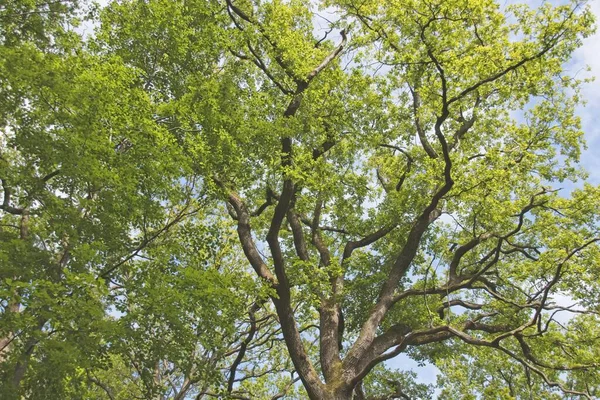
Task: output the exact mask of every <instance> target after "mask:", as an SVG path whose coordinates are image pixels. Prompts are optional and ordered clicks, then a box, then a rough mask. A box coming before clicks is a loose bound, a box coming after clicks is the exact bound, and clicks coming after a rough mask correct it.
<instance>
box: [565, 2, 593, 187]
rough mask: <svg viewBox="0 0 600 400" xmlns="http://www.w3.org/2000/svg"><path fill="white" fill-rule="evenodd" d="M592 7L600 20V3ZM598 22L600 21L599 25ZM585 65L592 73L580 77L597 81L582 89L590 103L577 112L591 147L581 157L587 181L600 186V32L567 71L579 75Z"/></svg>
mask: <svg viewBox="0 0 600 400" xmlns="http://www.w3.org/2000/svg"><path fill="white" fill-rule="evenodd" d="M590 7H591V8H592V11H593V12H594V14H595V15H596V18H597V19H598V20H600V1H598V0H596V1H592V2H591V3H590ZM598 22H600V21H597V22H596V24H598ZM586 65H587V66H589V67H590V71H589V72H586V71H582V72H580V74H581V76H585V77H591V76H596V77H597V79H596V81H595V82H592V83H588V84H586V85H585V86H584V87H583V90H582V95H583V98H584V99H586V100H587V106H585V107H580V108H579V110H578V111H579V115H580V116H581V119H582V124H583V130H584V132H585V138H586V140H587V144H588V149H587V150H586V151H585V152H584V153H583V154H582V157H581V163H582V165H583V166H584V167H585V168H586V169H587V171H588V172H589V174H590V176H589V179H588V182H590V183H593V184H596V185H597V184H600V126H599V124H600V109H599V107H600V30H599V31H598V32H596V34H594V35H593V36H591V37H589V38H587V39H584V42H583V46H582V47H581V48H579V49H578V50H577V51H576V52H575V54H574V57H573V59H572V61H571V63H570V64H569V65H568V69H569V70H570V71H572V72H577V71H580V70H582V69H583V68H585V67H586Z"/></svg>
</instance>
